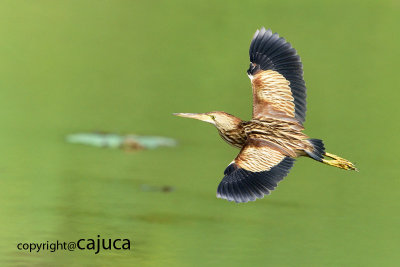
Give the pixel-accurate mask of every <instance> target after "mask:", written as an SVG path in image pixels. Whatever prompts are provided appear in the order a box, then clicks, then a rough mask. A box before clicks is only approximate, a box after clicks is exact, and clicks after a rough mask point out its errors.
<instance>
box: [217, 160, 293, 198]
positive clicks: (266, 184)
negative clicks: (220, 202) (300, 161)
mask: <svg viewBox="0 0 400 267" xmlns="http://www.w3.org/2000/svg"><path fill="white" fill-rule="evenodd" d="M293 163H294V159H293V158H290V157H286V158H284V159H283V160H282V161H281V162H280V163H279V164H278V165H276V166H274V167H272V168H271V169H270V170H269V171H263V172H251V171H248V170H245V169H242V168H239V167H238V166H237V165H236V164H235V163H232V164H230V165H229V166H228V167H227V168H226V170H225V176H224V178H223V179H222V181H221V183H220V184H219V185H218V189H217V197H218V198H222V199H226V200H228V201H235V202H236V203H245V202H248V201H255V200H256V199H258V198H263V197H264V195H269V194H270V191H272V190H274V189H275V188H276V187H277V186H278V183H279V182H280V181H281V180H282V179H283V178H284V177H285V176H286V175H288V173H289V170H290V168H291V167H292V166H293Z"/></svg>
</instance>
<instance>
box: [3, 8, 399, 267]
mask: <svg viewBox="0 0 400 267" xmlns="http://www.w3.org/2000/svg"><path fill="white" fill-rule="evenodd" d="M399 14H400V4H399V2H398V1H393V0H386V1H334V2H333V1H332V2H323V1H311V0H310V1H297V2H295V1H253V0H251V1H181V0H169V1H122V0H121V1H106V0H102V1H87V0H80V1H77V0H75V1H66V0H65V1H61V0H60V1H43V0H42V1H22V0H17V1H1V2H0V125H1V129H0V222H1V223H0V237H1V241H0V263H1V264H0V265H1V266H399V264H400V253H399V250H400V179H399V178H400V177H399V176H400V171H399V170H400V168H399V159H398V157H397V153H398V151H399V148H400V146H399V145H400V142H399V138H398V134H399V131H400V124H399V113H400V112H399V97H400V93H399V92H400V90H399V79H400V78H399V77H400V76H399V74H398V72H399V62H400V57H399V46H400V37H399V26H400V23H399ZM261 26H265V27H267V28H269V27H270V28H272V30H273V31H277V32H279V33H280V34H281V35H282V36H284V37H285V38H286V39H287V40H289V41H290V42H291V43H292V44H293V46H294V47H295V48H296V49H297V50H298V53H299V54H300V55H301V57H302V61H303V63H304V70H305V74H304V75H305V80H306V83H307V87H308V109H307V121H306V123H305V126H306V133H307V134H309V135H310V136H311V137H314V138H321V139H323V140H324V141H325V144H326V147H327V150H328V151H329V152H332V153H335V154H339V155H342V156H343V157H345V158H348V159H350V160H351V161H353V162H354V163H356V165H357V167H358V168H359V169H360V172H359V173H356V172H346V171H343V170H340V169H336V168H332V167H329V166H326V165H322V164H319V163H317V162H315V161H312V160H310V159H306V158H301V159H299V160H297V163H296V164H295V166H294V168H293V169H292V170H291V172H290V175H289V176H288V177H287V178H286V179H285V180H284V181H283V182H282V183H281V184H280V186H279V188H278V189H277V190H276V191H274V192H273V194H272V195H270V196H268V197H266V198H264V199H262V200H258V201H256V202H250V203H247V204H236V203H230V202H227V201H224V200H220V199H217V198H216V196H215V194H216V188H217V186H218V183H219V181H220V180H221V178H222V173H223V170H224V169H225V167H226V166H227V165H228V163H229V162H230V161H231V160H232V159H233V158H234V157H235V156H236V154H237V152H238V151H237V150H236V149H234V148H232V147H230V146H228V145H227V144H225V143H224V142H223V141H222V140H221V139H220V138H219V136H218V135H217V132H216V130H215V129H213V127H212V126H211V125H209V124H205V123H201V122H198V121H194V120H193V121H191V120H187V119H182V118H177V117H174V116H172V115H171V113H173V112H207V111H212V110H224V111H226V112H229V113H232V114H235V115H237V116H239V117H241V118H242V119H249V118H250V116H251V88H250V82H249V79H248V77H247V75H246V73H245V71H246V70H247V67H248V63H249V59H248V47H249V44H250V40H251V37H252V35H253V33H254V32H255V30H256V29H257V28H259V27H261ZM91 131H107V132H114V133H119V134H129V133H133V134H139V135H160V136H166V137H171V138H175V139H177V140H178V141H179V146H178V147H176V148H160V149H158V150H151V151H140V152H132V153H127V152H124V151H120V150H112V149H101V148H95V147H89V146H83V145H72V144H68V143H66V142H65V141H64V140H65V136H66V135H68V134H71V133H76V132H91ZM143 185H146V186H147V187H151V188H158V187H160V188H161V187H163V186H169V187H171V188H173V189H174V190H172V191H171V192H169V191H168V192H163V190H161V189H160V190H143V188H144V187H143ZM97 235H100V236H101V238H106V239H109V238H112V239H116V238H121V239H124V238H126V239H130V240H131V249H130V250H128V251H124V250H110V251H105V250H103V251H100V252H99V253H98V254H95V252H94V251H90V250H82V251H81V250H76V251H73V252H69V251H56V252H50V251H44V252H42V251H40V252H27V251H20V250H18V249H17V244H18V243H20V242H28V243H29V242H47V241H49V242H55V241H57V240H59V241H62V242H64V241H66V242H69V241H76V240H78V239H81V238H86V239H88V238H94V239H96V238H97Z"/></svg>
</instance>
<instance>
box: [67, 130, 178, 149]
mask: <svg viewBox="0 0 400 267" xmlns="http://www.w3.org/2000/svg"><path fill="white" fill-rule="evenodd" d="M66 141H67V142H68V143H72V144H84V145H89V146H95V147H108V148H120V149H124V150H128V151H130V150H143V149H155V148H158V147H162V146H165V147H174V146H176V145H177V142H176V140H174V139H172V138H168V137H162V136H144V135H134V134H128V135H119V134H113V133H102V132H96V133H77V134H70V135H67V137H66Z"/></svg>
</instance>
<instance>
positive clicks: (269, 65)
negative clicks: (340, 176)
mask: <svg viewBox="0 0 400 267" xmlns="http://www.w3.org/2000/svg"><path fill="white" fill-rule="evenodd" d="M250 61H251V63H250V68H249V70H248V71H247V73H248V75H249V78H250V80H251V84H252V88H253V116H252V119H251V120H250V121H242V120H241V119H239V118H237V117H235V116H233V115H231V114H228V113H226V112H222V111H214V112H207V113H175V114H174V115H177V116H180V117H186V118H193V119H198V120H201V121H205V122H209V123H211V124H214V125H215V127H216V128H217V130H218V132H219V134H220V136H221V137H222V139H224V140H225V141H226V142H227V143H229V144H230V145H232V146H234V147H237V148H240V149H241V150H240V152H239V154H238V156H237V157H236V158H235V160H234V161H233V162H232V163H231V164H230V165H229V166H228V167H227V168H226V170H225V173H224V174H225V176H224V178H223V179H222V181H221V183H220V184H219V186H218V190H217V197H219V198H223V199H227V200H229V201H235V202H247V201H253V200H255V199H257V198H262V197H263V196H264V195H266V194H269V193H270V191H271V190H274V189H275V187H276V186H277V184H278V182H279V181H281V180H282V179H283V178H284V177H285V176H286V175H287V174H288V172H289V169H290V168H291V167H292V165H293V163H294V159H295V158H297V157H300V156H308V157H310V158H312V159H314V160H317V161H319V162H322V163H325V164H328V165H331V166H335V167H338V168H341V169H345V170H357V169H356V168H355V166H354V165H353V164H352V163H351V162H349V161H348V160H345V159H343V158H340V157H338V156H336V155H333V154H330V153H327V152H325V147H324V144H323V142H322V140H319V139H311V138H309V137H308V136H307V135H306V134H305V133H303V130H304V127H303V122H304V120H305V111H306V87H305V83H304V80H303V70H302V64H301V61H300V57H299V56H298V55H297V53H296V50H294V48H292V47H291V45H290V44H289V43H287V42H286V41H285V40H284V39H283V38H280V37H279V35H278V34H276V33H275V34H272V32H271V30H268V31H267V30H265V29H264V28H262V29H261V30H257V32H256V34H255V35H254V37H253V40H252V42H251V45H250ZM325 157H329V158H332V159H331V160H327V159H326V158H325Z"/></svg>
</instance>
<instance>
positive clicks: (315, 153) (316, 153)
mask: <svg viewBox="0 0 400 267" xmlns="http://www.w3.org/2000/svg"><path fill="white" fill-rule="evenodd" d="M308 141H309V142H310V143H311V144H312V145H313V150H312V151H311V152H310V151H306V153H307V154H308V155H309V156H310V157H311V158H313V159H315V160H317V161H319V162H322V163H324V164H327V165H330V166H334V167H337V168H340V169H344V170H354V171H358V170H357V168H356V166H355V165H354V164H353V163H351V162H350V161H348V160H347V159H344V158H341V157H339V156H336V155H334V154H331V153H328V152H325V147H324V143H323V142H322V140H320V139H308ZM325 157H329V158H331V160H327V159H325Z"/></svg>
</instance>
